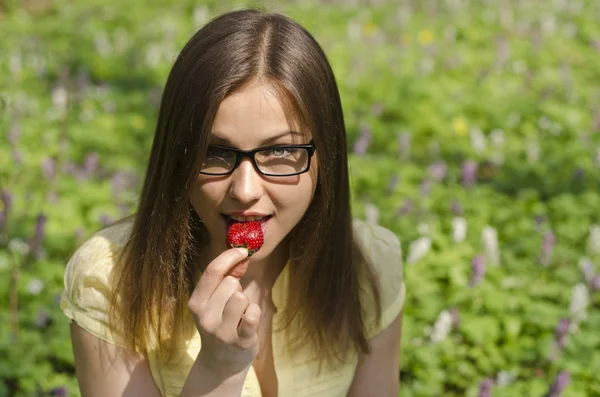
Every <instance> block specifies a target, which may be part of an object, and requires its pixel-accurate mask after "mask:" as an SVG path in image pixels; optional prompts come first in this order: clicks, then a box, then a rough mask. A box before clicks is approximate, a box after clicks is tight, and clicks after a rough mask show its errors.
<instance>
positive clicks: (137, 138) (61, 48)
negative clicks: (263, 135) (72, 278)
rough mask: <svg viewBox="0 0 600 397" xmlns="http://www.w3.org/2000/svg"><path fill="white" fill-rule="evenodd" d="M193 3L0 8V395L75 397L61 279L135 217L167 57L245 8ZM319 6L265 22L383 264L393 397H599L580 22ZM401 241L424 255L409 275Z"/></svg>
mask: <svg viewBox="0 0 600 397" xmlns="http://www.w3.org/2000/svg"><path fill="white" fill-rule="evenodd" d="M202 3H203V4H202V5H199V4H198V2H192V1H180V2H177V3H176V4H174V3H172V2H167V1H154V2H145V1H144V2H143V1H141V0H132V1H128V2H116V1H104V0H103V1H99V0H94V1H86V2H67V1H62V0H56V1H51V0H48V1H40V2H25V3H24V4H21V3H20V2H16V1H5V2H0V48H2V52H1V53H0V130H2V131H6V133H5V134H2V136H1V137H0V187H1V188H2V190H3V191H4V192H5V193H10V195H11V197H12V200H11V201H10V203H9V202H8V200H6V196H4V197H3V198H1V197H0V213H4V214H5V219H6V221H5V224H4V225H3V226H1V227H0V296H1V297H5V298H2V299H0V396H18V397H25V396H27V397H29V396H41V395H51V394H52V393H54V394H60V390H59V389H57V388H61V387H64V388H66V389H67V390H68V391H69V393H70V395H79V392H78V388H77V381H76V378H75V376H74V364H73V355H72V350H71V346H70V339H69V325H68V323H67V321H66V318H65V317H64V316H63V315H62V313H61V312H60V309H59V307H58V298H59V297H60V294H61V292H62V289H63V284H62V283H63V281H62V275H63V270H64V266H65V263H66V260H67V259H68V257H69V255H70V254H71V253H72V252H73V250H74V249H75V248H76V247H77V246H78V244H80V243H81V242H82V241H83V240H85V238H86V237H87V236H89V235H90V234H91V233H92V232H93V231H94V230H97V229H98V228H99V227H101V226H102V225H103V224H106V223H108V222H110V221H111V220H112V219H117V218H119V217H122V216H124V215H126V214H129V213H131V211H133V209H134V208H135V204H136V201H137V198H138V192H139V189H140V187H141V182H142V177H143V173H144V167H145V163H146V162H147V157H148V153H149V150H150V147H151V144H152V137H153V133H154V125H155V123H156V117H157V111H158V106H159V101H160V93H161V90H162V87H163V86H164V83H165V81H166V77H167V74H168V72H169V70H170V67H171V65H172V62H173V60H174V59H175V57H176V55H177V52H178V51H179V50H180V49H181V48H182V46H183V45H184V44H185V42H186V41H187V39H188V38H189V37H190V36H191V34H193V33H194V32H195V31H196V30H197V29H198V27H199V26H200V25H202V24H203V23H205V22H206V21H207V20H208V18H210V17H212V16H214V15H217V14H218V13H220V12H222V11H225V10H228V9H231V8H232V7H239V6H244V5H252V6H257V5H259V6H264V5H265V4H262V3H261V4H258V3H257V2H246V1H225V2H222V1H216V0H211V1H204V2H202ZM332 3H334V4H332ZM335 3H342V2H340V1H338V2H327V4H320V2H316V1H312V0H303V1H288V2H285V4H284V5H283V6H277V7H279V8H277V7H276V6H271V5H270V4H266V7H267V8H269V9H274V10H279V11H283V12H285V13H286V14H288V15H290V16H291V17H293V18H295V19H296V20H298V21H299V22H300V23H302V24H304V25H305V26H306V27H307V28H308V29H309V31H311V32H312V33H313V34H314V36H315V37H316V38H317V40H318V41H319V42H320V43H321V44H322V45H323V47H324V49H325V51H326V53H327V54H328V57H329V59H330V62H331V63H332V67H333V69H334V71H335V73H336V77H337V81H338V84H339V89H340V92H341V97H342V100H343V105H344V112H345V116H346V123H347V132H348V142H349V147H350V149H351V153H350V172H351V184H352V193H353V196H352V200H353V202H352V203H353V209H354V211H355V214H356V216H359V217H363V218H367V219H369V220H370V221H377V222H379V223H380V224H382V225H384V226H386V227H388V228H389V229H391V230H392V231H394V232H395V233H396V234H397V235H398V236H399V238H400V241H401V243H402V248H403V251H404V254H405V255H404V256H405V259H406V262H405V264H404V266H405V282H406V286H407V300H406V305H405V319H404V328H403V339H402V362H401V373H400V378H401V384H402V395H403V396H408V397H412V396H415V397H416V396H419V397H422V396H441V395H443V396H478V395H479V393H480V388H481V386H480V385H481V382H482V381H483V380H484V379H494V380H495V384H494V386H493V387H492V395H493V396H495V397H498V396H510V397H513V396H527V397H531V396H534V397H535V396H540V397H541V396H543V395H546V393H547V392H548V391H549V389H550V387H551V385H552V383H553V382H554V379H555V378H556V376H557V375H558V374H559V373H560V372H561V371H563V370H566V371H568V372H569V374H570V378H571V382H570V383H569V385H568V386H567V388H566V389H565V391H564V393H563V394H562V395H563V396H566V397H577V396H588V395H599V394H600V380H599V379H598V377H597V376H596V374H597V373H598V372H600V353H599V352H600V336H598V332H597V329H598V328H599V327H600V310H599V307H598V288H600V277H599V272H600V268H599V267H598V262H599V261H600V246H599V245H598V244H600V242H598V241H596V242H595V243H594V242H593V241H592V240H594V239H593V238H590V235H591V230H594V225H596V226H597V225H598V224H600V211H599V209H600V193H599V191H600V190H599V187H600V182H599V181H600V112H599V110H598V109H600V103H599V98H600V95H599V93H600V92H599V90H598V88H597V84H596V82H597V81H600V24H598V23H597V20H598V15H600V3H598V2H596V1H592V0H586V1H577V2H575V1H573V2H568V1H560V0H556V1H549V2H543V3H542V2H529V1H522V2H507V1H500V0H488V1H485V2H468V1H464V0H454V1H439V2H435V1H417V0H407V1H402V2H397V1H392V0H388V1H379V2H377V5H374V6H371V7H369V8H367V7H364V6H349V5H341V4H335ZM352 3H356V2H352ZM398 4H401V6H399V5H398ZM65 95H66V96H65ZM65 100H66V102H63V101H65ZM367 134H370V140H369V139H367V141H366V142H367V144H366V145H364V147H363V148H360V147H359V146H360V145H359V144H358V143H359V142H360V141H361V139H362V140H363V141H365V138H366V137H367ZM355 144H357V146H356V147H355V150H352V149H353V145H355ZM467 161H473V162H475V163H474V164H477V168H476V170H473V172H472V175H471V176H469V170H468V165H467V166H465V162H467ZM467 164H468V163H467ZM444 167H445V168H444ZM469 178H471V179H472V180H473V184H470V183H468V179H469ZM466 179H467V180H466ZM40 214H43V215H44V216H45V218H39V215H40ZM44 219H45V223H44ZM463 219H464V223H465V224H466V225H467V229H466V232H465V235H464V238H462V237H456V236H454V234H456V233H457V232H458V229H460V226H457V225H458V223H460V222H461V220H463ZM0 222H2V221H0ZM457 222H458V223H457ZM36 223H38V224H40V223H42V224H43V229H44V233H43V236H42V237H43V238H42V239H41V240H40V239H39V238H40V236H39V233H38V234H36V232H35V226H36ZM486 227H491V228H493V230H495V232H496V233H497V239H498V241H497V244H498V249H497V253H494V249H493V244H492V245H490V244H491V243H490V241H492V240H493V238H491V237H490V234H489V230H490V229H487V230H488V232H486V233H487V234H486V233H484V230H486ZM459 234H460V233H459ZM484 235H486V236H487V237H484ZM36 236H37V237H38V238H37V239H36ZM598 238H599V237H596V240H597V239H598ZM418 239H425V240H422V241H427V242H428V243H430V246H429V247H430V248H429V249H427V248H422V252H421V254H420V255H417V251H418V249H417V248H415V247H416V246H417V244H413V243H414V242H416V241H418ZM590 241H592V243H590ZM495 255H497V256H495ZM479 257H480V258H482V261H483V266H484V267H485V272H484V274H481V276H480V278H479V279H477V277H476V273H477V271H479V270H481V269H480V268H477V266H478V265H477V260H478V259H477V258H479ZM585 258H588V260H589V261H590V263H591V264H592V271H593V274H592V276H593V275H595V276H596V277H597V280H596V284H594V282H593V281H592V280H591V279H590V277H588V279H587V280H586V279H585V278H584V274H583V273H582V271H581V269H580V266H579V264H580V261H582V260H585ZM495 261H497V262H498V263H497V265H494V262H495ZM477 269H479V270H477ZM576 285H578V286H579V287H582V288H583V289H582V288H579V291H580V292H581V291H587V293H588V294H589V297H590V300H589V305H588V306H587V308H586V310H585V313H586V315H585V316H583V317H581V316H580V314H581V312H577V311H576V310H575V307H574V306H573V302H572V301H573V299H574V298H573V296H574V291H575V290H574V287H575V286H576ZM584 306H585V305H584ZM450 318H451V323H449V322H448V321H449V320H448V319H450ZM561 318H565V319H569V321H570V323H571V328H570V332H569V333H568V335H567V336H566V339H565V341H564V345H563V346H562V347H560V348H558V347H557V344H558V338H557V336H556V332H557V331H556V330H557V327H558V324H559V321H560V319H561ZM444 324H445V325H444ZM53 390H54V392H53Z"/></svg>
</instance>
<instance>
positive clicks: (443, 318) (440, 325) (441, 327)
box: [430, 310, 452, 343]
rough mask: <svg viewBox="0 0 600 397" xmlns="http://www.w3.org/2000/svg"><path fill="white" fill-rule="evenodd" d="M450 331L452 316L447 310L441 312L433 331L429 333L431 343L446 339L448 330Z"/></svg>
mask: <svg viewBox="0 0 600 397" xmlns="http://www.w3.org/2000/svg"><path fill="white" fill-rule="evenodd" d="M451 329H452V315H451V314H450V312H449V311H448V310H442V311H441V312H440V314H439V316H438V318H437V320H436V321H435V324H434V325H433V331H432V332H431V336H430V338H431V341H432V342H434V343H439V342H441V341H443V340H444V339H446V337H447V336H448V334H449V333H450V330H451Z"/></svg>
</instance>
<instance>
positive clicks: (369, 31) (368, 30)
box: [362, 21, 377, 37]
mask: <svg viewBox="0 0 600 397" xmlns="http://www.w3.org/2000/svg"><path fill="white" fill-rule="evenodd" d="M362 30H363V33H364V34H365V36H367V37H372V36H373V35H374V34H375V31H377V26H375V24H374V23H373V22H370V21H369V22H367V23H365V24H364V25H363V27H362Z"/></svg>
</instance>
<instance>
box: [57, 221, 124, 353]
mask: <svg viewBox="0 0 600 397" xmlns="http://www.w3.org/2000/svg"><path fill="white" fill-rule="evenodd" d="M131 227H132V222H131V221H128V220H127V218H126V219H124V220H122V221H120V222H117V223H115V224H113V225H111V226H109V227H106V228H104V229H102V230H99V231H97V232H95V233H94V234H93V235H92V236H91V237H90V238H88V239H87V240H86V241H84V242H83V244H81V245H80V246H79V248H77V249H76V250H75V252H74V253H73V255H72V256H71V258H70V259H69V261H68V262H67V266H66V268H65V272H64V291H63V294H62V297H61V304H60V306H61V309H62V311H63V312H64V313H65V315H66V316H67V317H68V318H70V319H71V320H73V321H75V322H76V323H77V324H79V326H81V327H82V328H84V329H85V330H87V331H88V332H90V333H91V334H92V335H96V336H97V337H99V338H101V339H104V340H107V341H110V342H112V343H115V344H118V345H121V346H124V344H123V343H122V341H121V339H120V337H119V333H118V332H117V331H115V330H113V329H111V328H110V326H109V325H108V309H109V300H110V296H111V293H112V287H111V286H112V281H113V276H114V272H113V266H114V264H115V260H116V258H117V257H118V254H119V252H121V249H122V248H123V247H124V246H125V244H126V242H127V240H128V238H129V235H130V232H131Z"/></svg>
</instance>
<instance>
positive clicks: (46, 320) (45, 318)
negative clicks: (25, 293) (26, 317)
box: [35, 309, 52, 328]
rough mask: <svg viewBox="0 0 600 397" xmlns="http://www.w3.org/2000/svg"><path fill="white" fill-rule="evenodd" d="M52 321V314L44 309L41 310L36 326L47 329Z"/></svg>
mask: <svg viewBox="0 0 600 397" xmlns="http://www.w3.org/2000/svg"><path fill="white" fill-rule="evenodd" d="M51 320H52V319H51V318H50V313H48V312H47V311H46V310H44V309H41V310H40V311H39V313H38V315H37V317H36V319H35V325H36V326H37V327H38V328H46V326H48V324H50V322H51Z"/></svg>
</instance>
